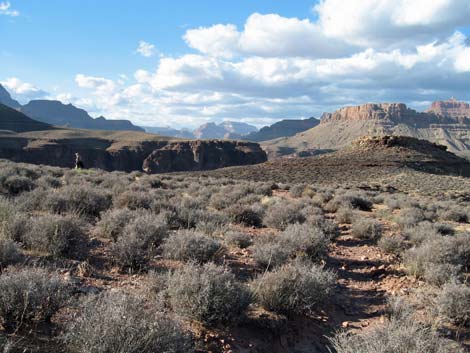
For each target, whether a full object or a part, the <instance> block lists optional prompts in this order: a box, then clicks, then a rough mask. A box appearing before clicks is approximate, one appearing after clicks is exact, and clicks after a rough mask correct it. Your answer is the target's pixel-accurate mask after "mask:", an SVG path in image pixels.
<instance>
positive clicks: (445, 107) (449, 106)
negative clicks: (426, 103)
mask: <svg viewBox="0 0 470 353" xmlns="http://www.w3.org/2000/svg"><path fill="white" fill-rule="evenodd" d="M426 112H428V113H434V114H436V115H440V116H444V117H448V118H464V117H465V118H470V104H468V103H466V102H459V101H457V100H456V99H450V100H447V101H437V102H434V103H433V104H432V105H431V107H430V108H429V109H428V110H426Z"/></svg>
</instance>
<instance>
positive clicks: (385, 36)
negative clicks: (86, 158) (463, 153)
mask: <svg viewBox="0 0 470 353" xmlns="http://www.w3.org/2000/svg"><path fill="white" fill-rule="evenodd" d="M469 36H470V1H468V0H318V1H315V0H276V1H273V0H236V1H233V0H225V1H220V0H218V1H216V0H172V1H168V0H132V1H131V0H119V1H116V0H114V1H111V0H100V1H96V0H10V1H4V0H0V83H1V84H2V85H3V86H4V87H5V88H7V89H8V90H9V92H10V93H11V94H12V96H13V97H14V98H16V99H17V100H19V101H20V102H21V103H27V102H28V101H29V100H31V99H58V100H61V101H62V102H64V103H72V104H74V105H76V106H78V107H80V108H83V109H86V110H87V111H89V112H90V114H91V115H92V116H99V115H104V116H105V117H107V118H110V119H129V120H131V121H132V122H134V123H136V124H138V125H141V126H172V127H177V128H182V127H186V128H194V127H197V126H199V125H201V124H203V123H206V122H209V121H214V122H221V121H223V120H233V121H242V122H247V123H251V124H255V125H257V126H263V125H267V124H271V123H273V122H274V121H277V120H280V119H284V118H307V117H310V116H315V117H320V116H321V114H322V113H323V112H328V111H333V110H335V109H337V108H340V107H342V106H345V105H358V104H363V103H367V102H404V103H407V104H408V105H409V106H411V107H413V108H415V109H417V110H423V109H425V108H426V107H427V106H428V105H429V104H430V103H431V102H432V101H434V100H438V99H448V98H450V97H452V96H453V97H456V98H458V99H461V100H466V101H469V100H470V37H469Z"/></svg>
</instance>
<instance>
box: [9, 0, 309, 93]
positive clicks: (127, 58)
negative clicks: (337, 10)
mask: <svg viewBox="0 0 470 353" xmlns="http://www.w3.org/2000/svg"><path fill="white" fill-rule="evenodd" d="M10 4H11V6H12V7H13V6H14V8H15V9H16V10H18V11H19V12H20V16H17V17H14V18H11V17H10V18H5V17H4V18H0V33H1V37H2V44H1V51H2V56H1V63H2V65H0V78H1V79H5V78H6V77H10V76H14V77H19V78H21V79H22V80H26V81H34V82H35V84H37V85H39V86H41V87H43V89H48V90H52V89H53V88H54V87H55V86H57V85H61V87H72V86H73V85H74V76H75V74H76V73H77V72H87V73H88V74H90V75H98V76H106V77H116V78H117V77H118V75H119V74H126V75H132V74H133V72H134V71H135V70H137V69H139V68H147V69H152V68H154V66H155V65H156V59H155V58H153V59H151V60H148V59H147V58H144V57H142V56H139V55H136V53H135V50H136V46H137V43H138V42H139V41H140V40H145V41H147V42H150V43H153V44H154V45H155V46H156V48H157V49H158V51H159V52H161V53H165V54H167V55H172V56H179V55H183V54H185V53H189V52H194V50H191V49H190V48H188V47H187V45H185V43H184V41H183V40H182V36H183V35H184V33H185V31H186V30H187V29H188V28H192V27H199V26H210V25H212V24H214V23H234V24H237V25H239V26H243V24H244V22H245V20H246V19H247V18H248V16H250V14H252V13H254V12H261V13H271V12H274V13H280V14H283V15H284V16H289V17H291V16H292V17H295V16H301V17H304V16H305V15H306V14H307V15H308V16H310V17H314V16H313V15H314V14H313V12H311V11H310V10H311V8H312V2H311V1H307V0H302V1H292V2H290V1H272V0H254V1H250V0H243V1H217V0H203V1H194V0H193V1H188V0H183V1H181V0H176V1H168V0H132V1H130V0H122V1H121V0H120V1H116V0H114V1H112V0H99V1H96V0H65V1H64V0H41V1H39V0H22V1H21V0H17V1H14V2H13V3H11V2H10Z"/></svg>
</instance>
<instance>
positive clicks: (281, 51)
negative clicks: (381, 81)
mask: <svg viewBox="0 0 470 353" xmlns="http://www.w3.org/2000/svg"><path fill="white" fill-rule="evenodd" d="M184 40H185V41H186V43H187V44H188V45H189V46H190V47H191V48H193V49H196V50H198V51H199V52H201V53H203V54H207V55H211V56H220V57H225V58H231V57H233V56H235V55H244V56H262V57H280V56H281V57H337V56H341V55H345V54H348V53H351V52H352V50H353V46H352V45H349V44H347V43H344V42H342V41H340V40H336V39H334V38H333V39H332V38H328V37H326V36H325V35H324V34H323V33H322V32H321V31H320V29H319V28H318V26H317V25H316V24H314V23H312V22H311V21H310V20H308V19H304V20H300V19H298V18H286V17H282V16H279V15H277V14H267V15H262V14H258V13H255V14H253V15H251V16H250V17H249V18H248V19H247V21H246V24H245V28H244V30H243V31H242V32H240V31H238V29H237V27H236V26H235V25H232V24H227V25H222V24H217V25H214V26H211V27H199V28H197V29H190V30H188V31H186V34H185V35H184Z"/></svg>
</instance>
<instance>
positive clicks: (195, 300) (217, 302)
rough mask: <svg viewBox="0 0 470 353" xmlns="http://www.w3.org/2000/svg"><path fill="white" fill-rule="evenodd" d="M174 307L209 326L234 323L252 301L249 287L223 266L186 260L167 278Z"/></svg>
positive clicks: (168, 290)
mask: <svg viewBox="0 0 470 353" xmlns="http://www.w3.org/2000/svg"><path fill="white" fill-rule="evenodd" d="M167 295H168V297H169V302H170V304H171V307H172V308H173V310H174V311H175V312H176V313H177V314H179V315H181V316H184V317H186V318H189V319H191V320H195V321H199V322H201V323H202V324H204V325H207V326H217V325H233V324H235V323H236V322H237V321H238V320H239V319H240V318H241V316H242V314H243V312H244V311H245V309H246V308H247V307H248V305H249V304H250V302H251V294H250V292H249V291H248V289H247V288H245V287H244V286H243V285H242V284H240V283H239V282H237V281H236V279H235V276H234V275H233V274H232V273H230V272H228V271H227V270H226V269H224V268H223V267H220V266H216V265H214V264H213V263H208V264H205V265H203V266H198V265H195V264H186V265H185V266H184V267H183V268H181V269H179V270H176V271H174V272H173V273H172V274H171V275H170V276H169V278H168V288H167Z"/></svg>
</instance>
